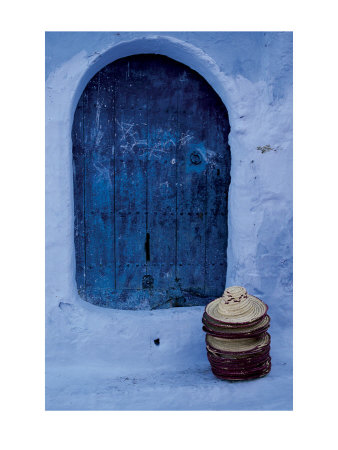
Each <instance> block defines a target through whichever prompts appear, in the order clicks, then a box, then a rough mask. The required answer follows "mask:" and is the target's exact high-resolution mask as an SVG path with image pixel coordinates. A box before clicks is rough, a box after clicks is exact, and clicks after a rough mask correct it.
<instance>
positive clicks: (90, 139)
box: [84, 72, 115, 296]
mask: <svg viewBox="0 0 338 450" xmlns="http://www.w3.org/2000/svg"><path fill="white" fill-rule="evenodd" d="M112 94H113V93H112V86H111V85H109V80H108V82H107V79H106V76H105V72H99V74H98V75H96V76H95V77H94V78H93V79H92V80H91V81H90V83H89V85H88V88H87V89H86V95H85V99H84V140H85V149H86V168H85V178H86V180H85V228H86V229H85V231H86V233H85V238H86V286H87V293H89V292H92V293H93V295H94V294H95V296H99V294H100V292H101V291H104V290H106V289H110V290H111V289H114V286H115V274H114V245H113V243H114V215H113V205H114V186H113V171H112V169H113V168H112V166H111V163H112V148H113V134H114V124H113V120H112V119H113V109H114V105H113V95H112ZM103 295H104V294H103Z"/></svg>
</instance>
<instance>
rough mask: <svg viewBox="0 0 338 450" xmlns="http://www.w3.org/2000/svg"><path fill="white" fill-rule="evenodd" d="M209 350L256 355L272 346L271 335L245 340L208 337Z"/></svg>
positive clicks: (208, 335)
mask: <svg viewBox="0 0 338 450" xmlns="http://www.w3.org/2000/svg"><path fill="white" fill-rule="evenodd" d="M206 344H207V349H208V350H209V351H211V352H212V353H214V352H216V353H232V354H238V353H245V354H250V353H255V352H257V351H260V350H261V349H263V348H264V347H266V346H269V345H270V335H269V333H263V334H262V335H260V336H259V337H254V338H245V339H225V338H219V337H215V336H210V334H207V335H206Z"/></svg>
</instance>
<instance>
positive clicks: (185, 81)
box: [73, 55, 230, 309]
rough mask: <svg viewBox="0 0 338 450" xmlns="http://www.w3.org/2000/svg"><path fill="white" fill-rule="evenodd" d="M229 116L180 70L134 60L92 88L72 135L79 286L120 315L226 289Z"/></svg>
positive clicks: (201, 83)
mask: <svg viewBox="0 0 338 450" xmlns="http://www.w3.org/2000/svg"><path fill="white" fill-rule="evenodd" d="M229 131H230V127H229V122H228V114H227V111H226V109H225V107H224V105H223V103H222V102H221V100H220V98H219V97H218V95H217V94H216V93H215V92H214V91H213V89H212V88H211V87H210V85H209V84H208V83H207V82H206V81H205V80H204V79H203V78H202V77H201V76H200V75H198V74H197V73H196V72H194V71H193V70H191V69H189V68H188V67H187V66H184V65H183V64H180V63H178V62H176V61H174V60H171V59H169V58H167V57H164V56H160V55H137V56H131V57H127V58H123V59H120V60H118V61H115V62H114V63H112V64H110V65H108V66H106V67H105V68H104V69H102V70H101V71H100V72H99V73H98V74H96V75H95V77H93V79H92V80H91V81H90V82H89V83H88V85H87V87H86V89H85V91H84V92H83V94H82V97H81V99H80V101H79V104H78V107H77V110H76V112H75V116H74V124H73V164H74V209H75V222H74V224H75V236H74V239H75V249H76V281H77V285H78V290H79V293H80V295H81V296H82V297H83V298H84V299H85V300H87V301H89V302H92V303H94V304H98V305H101V306H106V307H112V308H124V309H144V308H168V307H171V306H189V305H204V304H206V303H207V302H208V301H210V299H211V298H214V297H215V296H217V295H221V294H222V293H223V290H224V286H225V277H226V268H227V263H226V249H227V237H228V233H227V205H228V188H229V182H230V148H229V146H228V134H229Z"/></svg>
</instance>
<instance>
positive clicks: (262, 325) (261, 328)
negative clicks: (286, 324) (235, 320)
mask: <svg viewBox="0 0 338 450" xmlns="http://www.w3.org/2000/svg"><path fill="white" fill-rule="evenodd" d="M202 322H203V325H204V326H203V330H204V331H206V332H207V333H209V334H210V335H211V336H215V337H225V338H229V339H242V338H247V337H254V336H259V335H260V334H262V333H265V332H266V331H267V330H268V328H269V325H270V317H269V316H268V315H266V316H264V317H263V319H261V320H259V321H258V322H255V323H254V324H253V325H251V324H249V325H246V326H241V327H238V326H237V327H235V326H231V327H230V326H229V325H227V326H225V327H224V326H221V325H220V324H217V325H215V322H210V321H208V319H207V317H206V316H203V318H202Z"/></svg>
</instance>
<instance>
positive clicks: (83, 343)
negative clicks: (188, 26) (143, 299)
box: [46, 32, 292, 373]
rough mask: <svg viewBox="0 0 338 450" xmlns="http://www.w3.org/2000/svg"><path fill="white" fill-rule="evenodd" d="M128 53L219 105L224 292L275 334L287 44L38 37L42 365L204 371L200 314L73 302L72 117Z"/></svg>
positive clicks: (235, 38)
mask: <svg viewBox="0 0 338 450" xmlns="http://www.w3.org/2000/svg"><path fill="white" fill-rule="evenodd" d="M137 53H160V54H163V55H166V56H169V57H171V58H173V59H176V60H177V61H180V62H182V63H184V64H186V65H188V66H190V67H191V68H192V69H194V70H196V71H197V72H199V73H200V74H201V75H202V76H203V77H204V78H205V79H206V80H207V81H208V82H209V83H210V84H211V86H212V87H213V88H214V89H215V91H216V92H217V93H218V94H219V95H220V97H221V98H222V100H223V102H224V104H225V106H226V107H227V109H228V112H229V120H230V126H231V133H230V135H229V143H230V147H231V156H232V166H231V184H230V192H229V218H228V220H229V243H228V274H227V281H226V284H227V285H228V286H229V285H234V284H235V285H237V284H240V285H243V286H245V287H246V288H247V289H248V291H249V292H250V293H252V294H256V295H257V296H259V297H260V298H262V299H263V300H264V301H265V302H267V303H268V304H269V307H270V313H271V316H272V322H273V323H275V324H278V326H288V325H290V324H291V323H292V33H241V32H238V33H226V32H220V33H212V32H210V33H209V32H204V33H202V32H195V33H192V32H179V33H176V32H175V33H129V32H128V33H117V32H115V33H114V32H111V33H101V32H98V33H47V34H46V356H47V362H48V363H49V362H53V363H60V364H65V363H69V364H70V363H72V364H75V363H77V362H79V363H82V362H85V363H86V364H87V365H90V364H92V365H97V364H99V365H102V364H107V366H108V367H109V368H110V369H111V370H113V371H116V373H122V372H124V373H130V371H131V370H133V371H144V370H147V369H149V370H153V369H154V368H162V369H163V368H165V367H168V366H170V367H173V366H174V367H177V368H178V367H180V368H182V367H183V368H184V367H190V366H192V365H199V364H200V363H201V361H203V363H204V362H205V354H204V348H203V339H204V337H203V333H202V331H201V322H200V320H201V314H202V308H200V307H195V308H179V309H177V310H175V309H174V310H160V311H117V310H108V309H105V308H99V307H95V306H93V305H89V304H87V303H85V302H84V301H82V300H81V299H80V298H79V297H78V295H77V292H76V285H75V250H74V243H73V184H72V183H73V181H72V142H71V128H72V121H73V114H74V111H75V108H76V105H77V101H78V99H79V98H80V95H81V93H82V91H83V89H84V88H85V86H86V84H87V83H88V81H89V80H90V78H91V77H92V76H93V75H94V74H95V73H96V72H97V71H98V70H100V69H101V68H102V67H104V66H105V65H106V64H109V63H110V62H112V61H114V60H115V59H118V58H121V57H124V56H128V55H131V54H137ZM266 146H269V147H268V148H271V149H272V150H268V151H264V147H265V148H266ZM258 147H260V148H262V149H263V152H262V151H261V150H258V149H257V148H258ZM158 337H160V339H161V341H160V342H161V344H160V346H156V347H155V346H154V343H153V340H154V339H156V338H158ZM131 343H132V345H131Z"/></svg>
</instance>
